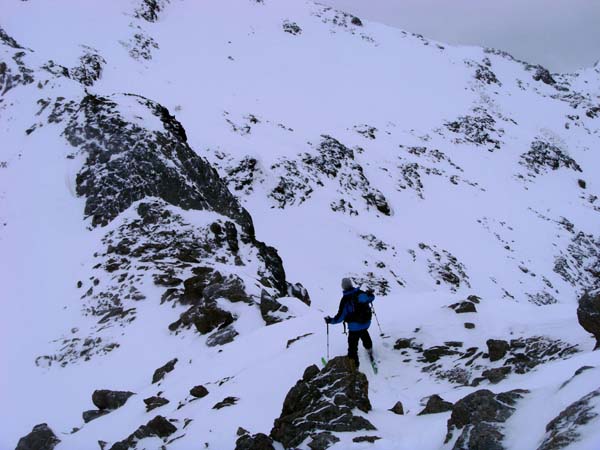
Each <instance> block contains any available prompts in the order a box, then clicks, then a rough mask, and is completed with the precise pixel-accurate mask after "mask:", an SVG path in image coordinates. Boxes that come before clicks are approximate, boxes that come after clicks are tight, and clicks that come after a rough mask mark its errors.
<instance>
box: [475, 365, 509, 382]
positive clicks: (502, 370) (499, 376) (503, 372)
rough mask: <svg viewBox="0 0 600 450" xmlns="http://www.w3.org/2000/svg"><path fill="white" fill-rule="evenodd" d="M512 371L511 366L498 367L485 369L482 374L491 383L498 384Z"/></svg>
mask: <svg viewBox="0 0 600 450" xmlns="http://www.w3.org/2000/svg"><path fill="white" fill-rule="evenodd" d="M511 372H512V367H511V366H504V367H497V368H495V369H488V370H484V371H483V373H482V374H481V375H482V376H483V377H484V378H487V379H488V380H489V381H490V383H493V384H496V383H500V382H501V381H502V380H504V379H505V378H506V377H507V376H508V374H509V373H511Z"/></svg>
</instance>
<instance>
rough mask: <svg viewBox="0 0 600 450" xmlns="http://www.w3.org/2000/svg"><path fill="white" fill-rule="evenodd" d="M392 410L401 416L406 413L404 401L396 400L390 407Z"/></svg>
mask: <svg viewBox="0 0 600 450" xmlns="http://www.w3.org/2000/svg"><path fill="white" fill-rule="evenodd" d="M390 411H391V412H393V413H394V414H398V415H400V416H402V415H404V406H402V402H396V404H395V405H394V406H393V407H392V408H391V409H390Z"/></svg>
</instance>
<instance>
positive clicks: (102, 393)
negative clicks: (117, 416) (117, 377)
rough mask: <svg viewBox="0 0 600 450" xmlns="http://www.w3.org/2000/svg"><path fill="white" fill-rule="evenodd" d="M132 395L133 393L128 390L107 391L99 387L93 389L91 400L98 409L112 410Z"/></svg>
mask: <svg viewBox="0 0 600 450" xmlns="http://www.w3.org/2000/svg"><path fill="white" fill-rule="evenodd" d="M132 395H135V394H134V393H133V392H129V391H109V390H108V389H100V390H96V391H94V393H93V394H92V402H93V403H94V405H96V407H97V408H98V409H107V410H113V409H117V408H120V407H121V406H123V405H124V404H125V402H127V400H128V399H129V397H131V396H132Z"/></svg>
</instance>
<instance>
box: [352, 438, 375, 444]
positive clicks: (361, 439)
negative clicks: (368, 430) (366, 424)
mask: <svg viewBox="0 0 600 450" xmlns="http://www.w3.org/2000/svg"><path fill="white" fill-rule="evenodd" d="M379 439H381V438H380V437H379V436H356V437H355V438H352V442H357V443H358V442H369V443H371V444H373V443H374V442H375V441H378V440H379Z"/></svg>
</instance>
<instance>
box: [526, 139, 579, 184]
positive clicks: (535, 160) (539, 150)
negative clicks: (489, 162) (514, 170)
mask: <svg viewBox="0 0 600 450" xmlns="http://www.w3.org/2000/svg"><path fill="white" fill-rule="evenodd" d="M519 163H520V164H521V165H523V166H525V167H526V168H527V169H528V170H529V173H530V175H531V176H535V175H540V174H542V173H545V172H547V171H548V169H550V170H558V169H560V168H561V167H564V168H566V169H571V170H574V171H576V172H581V167H580V166H579V164H577V162H576V161H575V160H574V159H573V158H571V157H570V156H569V154H568V153H567V152H566V151H565V150H563V149H561V148H560V147H558V146H557V145H554V144H551V143H549V142H545V141H542V140H535V141H533V142H532V143H531V148H530V150H529V151H528V152H527V153H524V154H523V155H521V159H520V161H519Z"/></svg>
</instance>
